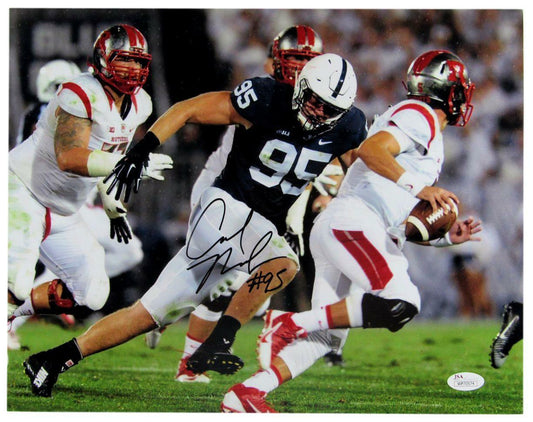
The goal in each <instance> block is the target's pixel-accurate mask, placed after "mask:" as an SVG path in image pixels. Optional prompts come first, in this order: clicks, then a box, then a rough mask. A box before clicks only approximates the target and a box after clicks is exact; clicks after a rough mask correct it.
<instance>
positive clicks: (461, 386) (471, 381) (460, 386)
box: [448, 372, 485, 391]
mask: <svg viewBox="0 0 533 422" xmlns="http://www.w3.org/2000/svg"><path fill="white" fill-rule="evenodd" d="M483 384H485V380H484V379H483V377H482V376H481V375H478V374H475V373H473V372H458V373H457V374H453V375H452V376H451V377H449V378H448V385H449V386H450V387H451V388H453V389H454V390H458V391H472V390H477V389H478V388H481V387H483Z"/></svg>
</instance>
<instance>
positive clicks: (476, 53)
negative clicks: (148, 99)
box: [9, 9, 524, 319]
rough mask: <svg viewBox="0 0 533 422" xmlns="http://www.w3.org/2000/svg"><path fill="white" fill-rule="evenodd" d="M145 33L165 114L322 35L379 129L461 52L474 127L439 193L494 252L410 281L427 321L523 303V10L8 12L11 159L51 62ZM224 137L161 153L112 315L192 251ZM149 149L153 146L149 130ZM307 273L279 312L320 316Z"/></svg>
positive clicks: (207, 134)
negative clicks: (412, 91) (431, 72)
mask: <svg viewBox="0 0 533 422" xmlns="http://www.w3.org/2000/svg"><path fill="white" fill-rule="evenodd" d="M115 23H130V24H132V25H135V26H137V27H138V28H139V29H140V30H141V31H142V32H143V33H144V34H145V36H146V37H147V39H148V42H149V47H150V52H151V54H152V55H153V61H152V66H151V73H150V78H149V82H148V83H147V85H146V86H145V89H146V90H147V91H148V92H149V93H150V94H151V95H152V100H153V102H154V114H153V116H152V117H151V118H150V120H149V121H148V123H147V125H146V127H144V130H146V129H147V128H148V127H149V126H150V124H151V123H152V122H153V121H154V120H155V119H156V118H157V117H158V116H160V115H161V114H162V113H163V112H164V111H165V110H166V109H167V108H168V107H169V106H170V105H171V104H173V103H174V102H176V101H179V100H182V99H185V98H189V97H191V96H194V95H197V94H199V93H202V92H206V91H211V90H221V89H233V88H234V87H235V86H236V85H237V84H238V83H239V82H240V81H242V79H244V78H246V77H250V76H258V75H262V74H263V73H264V70H263V63H264V61H265V59H266V57H267V53H268V48H269V44H270V43H271V41H272V39H273V38H274V37H275V36H276V35H277V34H278V33H279V32H280V31H282V30H283V29H285V28H287V27H288V26H291V25H295V24H307V25H310V26H312V27H313V28H314V29H315V30H316V31H317V32H318V33H319V35H320V36H321V37H322V39H323V41H324V46H325V50H326V51H327V52H333V53H338V54H340V55H343V56H344V57H346V58H347V59H348V60H349V61H350V62H351V63H352V65H353V66H354V69H355V71H356V74H357V78H358V92H357V98H356V103H357V106H358V107H359V108H360V109H362V110H363V111H364V112H365V114H366V116H367V119H368V123H369V124H370V123H371V122H372V119H373V116H374V115H375V114H377V113H381V112H383V111H384V110H385V109H386V107H387V106H388V105H390V104H394V103H396V102H398V101H400V100H401V99H403V98H404V96H405V89H404V87H403V84H402V81H403V80H404V77H405V73H406V70H407V67H408V65H409V63H410V62H411V61H412V59H414V58H415V57H416V56H417V55H418V54H420V53H422V52H423V51H425V50H427V49H436V48H443V49H448V50H451V51H453V52H455V53H457V54H458V55H459V56H460V57H461V58H462V59H463V60H464V62H465V63H466V64H467V66H468V68H469V71H470V76H471V78H472V80H473V81H474V83H475V84H476V90H475V92H474V97H473V104H474V107H475V109H474V113H473V116H472V119H471V120H470V122H469V123H468V125H467V126H466V127H465V128H454V127H450V128H448V129H447V130H446V132H445V142H444V144H445V156H446V161H445V163H444V170H443V174H442V175H441V179H440V181H439V185H441V186H442V187H445V188H447V189H450V190H452V191H454V192H455V193H456V194H457V195H458V196H459V198H460V199H461V201H462V203H461V208H462V209H461V214H462V215H463V216H467V215H475V216H477V217H478V218H480V219H481V220H482V221H483V225H484V231H483V233H482V235H483V236H482V237H483V241H482V242H478V243H474V242H471V244H469V245H465V246H461V247H452V248H444V249H442V248H439V249H437V248H424V247H420V246H415V245H407V246H406V253H407V255H408V257H409V258H410V272H411V275H412V278H413V281H414V282H415V284H417V285H418V287H419V288H420V291H421V295H422V311H421V315H420V316H421V317H422V318H424V317H425V318H433V319H438V318H452V317H461V318H487V317H489V318H492V317H495V316H497V315H499V313H500V312H501V308H502V306H503V304H504V303H506V302H508V301H509V300H523V278H522V277H523V85H524V83H523V82H524V78H523V76H524V73H523V11H522V10H468V9H464V10H463V9H461V10H385V9H379V10H370V9H365V10H353V9H342V10H322V9H312V10H309V9H295V10H292V9H291V10H279V9H251V10H237V9H221V10H218V9H205V10H194V9H164V10H155V9H153V10H151V9H140V10H129V9H120V10H118V9H117V10H103V9H102V10H101V9H93V10H91V9H89V10H86V9H83V11H82V10H81V9H61V10H59V9H10V41H9V42H10V56H9V70H10V72H9V147H10V148H11V147H13V146H14V144H15V138H16V134H17V129H18V124H19V120H20V117H21V116H22V114H23V112H24V110H25V109H26V107H28V105H29V104H30V103H31V102H32V101H35V100H36V98H35V78H36V75H37V72H38V70H39V68H40V67H41V66H42V65H43V64H45V63H46V62H48V61H49V60H52V59H56V58H64V59H68V60H72V61H74V62H76V63H77V64H78V65H79V66H80V67H81V68H82V69H86V62H87V58H88V57H89V56H90V55H91V53H92V44H93V42H94V40H95V39H96V37H97V36H98V34H99V32H100V31H101V30H102V29H104V28H106V27H108V26H110V25H112V24H115ZM224 129H225V128H223V127H199V126H195V125H187V126H186V127H185V128H184V129H183V130H181V131H180V132H179V133H178V134H177V135H176V136H175V138H176V139H175V140H170V141H168V142H167V143H166V144H165V145H164V146H163V151H164V152H165V153H167V154H170V155H172V157H173V158H174V163H175V167H174V169H173V170H172V171H171V172H170V173H167V175H166V180H165V182H164V183H156V182H154V183H145V184H144V185H143V187H142V189H141V193H140V194H138V195H136V196H134V198H133V201H132V203H131V205H130V212H129V219H130V222H131V223H132V226H133V227H134V231H135V232H136V234H137V235H138V236H139V238H140V239H141V240H142V241H143V249H144V251H145V259H144V261H143V262H142V263H141V264H140V266H139V267H138V268H136V269H135V270H134V271H132V272H130V273H128V274H124V275H123V276H121V277H119V278H117V279H114V280H112V283H113V285H112V291H113V293H112V296H111V298H110V304H109V308H110V309H111V308H113V307H116V306H122V305H124V304H129V303H131V302H133V301H134V300H135V299H137V298H138V297H139V296H140V295H141V294H142V293H143V292H144V291H145V290H146V289H147V288H148V286H149V285H150V284H152V283H153V282H154V281H155V279H156V278H157V275H158V274H159V272H160V270H161V269H162V268H163V266H164V265H165V264H166V262H167V261H168V260H169V259H170V258H171V256H172V255H173V254H174V253H175V252H176V251H177V250H178V248H180V247H181V246H182V245H183V241H184V238H185V234H186V229H187V219H188V215H189V212H190V209H189V195H190V190H191V187H192V184H193V182H194V180H195V179H196V177H197V176H198V174H199V173H200V171H201V170H202V167H203V165H204V163H205V161H206V158H207V157H208V155H209V154H210V152H211V151H213V150H214V149H215V148H216V147H217V146H218V142H219V139H220V136H221V134H222V133H223V131H224ZM138 136H139V137H140V136H142V130H141V131H140V132H139V134H138ZM310 283H312V280H305V277H304V276H303V275H302V274H301V275H300V276H299V277H298V279H297V280H296V281H295V282H294V287H293V288H292V289H290V290H289V291H287V292H282V293H280V294H278V295H276V297H275V298H274V299H273V305H274V306H276V307H279V308H283V307H292V308H294V307H296V308H298V309H299V310H304V309H307V308H308V306H309V288H308V287H309V285H310Z"/></svg>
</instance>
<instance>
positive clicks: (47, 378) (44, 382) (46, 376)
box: [23, 352, 61, 397]
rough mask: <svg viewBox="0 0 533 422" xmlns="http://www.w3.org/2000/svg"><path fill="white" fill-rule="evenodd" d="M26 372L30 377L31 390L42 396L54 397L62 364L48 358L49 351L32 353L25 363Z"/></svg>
mask: <svg viewBox="0 0 533 422" xmlns="http://www.w3.org/2000/svg"><path fill="white" fill-rule="evenodd" d="M23 365H24V372H25V373H26V375H27V376H28V377H29V378H30V382H31V392H32V393H33V394H34V395H36V396H40V397H52V388H53V387H54V385H55V383H56V382H57V377H58V376H59V373H60V372H61V366H60V365H58V364H56V363H55V362H52V361H51V360H49V359H47V353H46V352H41V353H37V354H35V355H31V356H30V357H29V358H28V359H26V360H25V361H24V363H23Z"/></svg>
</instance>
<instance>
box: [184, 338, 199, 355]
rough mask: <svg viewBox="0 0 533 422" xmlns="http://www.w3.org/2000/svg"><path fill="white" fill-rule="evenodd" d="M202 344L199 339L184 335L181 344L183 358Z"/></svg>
mask: <svg viewBox="0 0 533 422" xmlns="http://www.w3.org/2000/svg"><path fill="white" fill-rule="evenodd" d="M201 345H202V342H201V341H198V340H195V339H193V338H191V337H189V335H188V334H187V335H186V336H185V345H184V346H183V356H182V359H183V358H188V357H189V356H191V355H192V354H193V353H194V352H196V349H198V348H199V347H200V346H201Z"/></svg>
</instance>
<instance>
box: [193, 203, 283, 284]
mask: <svg viewBox="0 0 533 422" xmlns="http://www.w3.org/2000/svg"><path fill="white" fill-rule="evenodd" d="M219 202H220V203H222V205H223V210H222V212H221V215H220V222H219V223H218V229H221V227H222V224H223V223H224V218H225V216H226V208H227V207H226V203H225V202H224V200H223V199H222V198H216V199H214V200H213V201H211V202H210V203H209V205H208V206H207V207H206V208H205V209H204V210H203V211H202V214H200V217H199V218H198V220H197V221H196V224H195V225H194V226H193V228H192V230H191V235H190V238H189V241H188V242H187V246H186V250H185V253H186V255H187V257H188V258H189V259H192V260H194V262H193V263H192V264H191V265H189V267H187V269H188V270H190V269H193V268H195V267H197V266H199V265H202V264H203V263H205V262H207V261H209V260H213V262H212V264H211V266H210V267H209V268H208V269H207V271H206V273H205V274H204V276H203V278H202V280H201V281H200V283H199V285H198V288H197V289H196V293H198V292H199V291H200V290H201V289H202V287H203V286H204V285H205V283H206V282H207V279H208V278H209V276H210V275H211V273H212V271H213V269H214V268H215V267H216V265H217V264H219V263H220V264H222V268H221V270H220V274H225V273H227V272H228V271H231V270H232V269H234V268H237V267H245V268H246V269H245V270H244V271H246V272H247V273H248V274H252V273H253V271H254V270H255V269H256V268H258V267H260V266H261V265H263V264H264V263H265V262H268V261H271V260H272V259H277V258H282V256H279V257H275V258H271V259H269V260H267V261H264V262H261V263H259V264H257V265H255V266H254V267H252V266H251V262H252V260H253V259H254V258H255V257H257V256H258V255H259V254H260V253H261V252H262V251H263V250H264V249H265V248H266V247H267V246H268V244H269V242H270V240H271V239H272V236H273V232H272V231H268V232H266V233H265V234H264V235H263V236H262V237H261V238H260V239H259V241H258V242H257V244H256V245H255V246H254V247H253V249H252V250H251V251H249V254H248V252H247V251H245V250H244V245H243V239H244V232H245V229H246V227H247V226H248V224H249V223H250V221H251V219H252V215H253V210H250V213H249V214H248V216H247V217H246V220H245V221H244V224H243V225H242V227H241V228H240V229H239V230H237V231H236V232H235V233H233V234H232V235H230V236H229V237H226V236H221V237H220V238H219V239H218V240H217V241H216V242H214V243H213V244H212V245H211V246H209V247H208V248H207V250H206V251H204V252H202V253H200V254H199V255H197V256H195V255H193V254H192V252H191V251H190V250H189V245H190V244H192V243H193V240H194V236H195V233H196V228H197V227H198V225H199V224H201V222H202V218H203V217H204V214H205V213H206V212H207V211H208V210H209V208H210V207H211V206H213V205H214V204H217V203H219ZM237 236H238V237H239V245H240V249H241V252H242V253H243V254H244V255H245V256H246V257H247V258H246V259H245V260H244V261H243V262H239V263H237V264H235V265H233V266H231V267H228V266H227V265H228V262H229V261H230V258H231V255H232V253H233V248H232V247H229V248H228V249H226V250H225V251H223V252H222V253H215V254H213V255H208V254H209V252H210V251H211V250H212V249H213V248H215V247H216V246H218V245H222V244H224V243H225V242H228V241H231V240H233V239H234V238H236V237H237ZM284 271H285V270H282V271H280V272H279V273H277V274H276V276H277V278H278V280H279V281H280V284H279V285H277V286H275V287H272V288H270V283H271V282H272V280H273V278H274V275H273V274H272V273H267V274H264V275H263V274H262V273H261V272H259V273H258V274H256V275H255V276H254V278H253V279H251V280H249V282H248V284H249V286H250V291H252V289H253V288H254V287H257V288H259V286H260V285H261V284H265V285H266V287H265V292H269V291H272V290H275V289H277V288H280V287H281V285H282V284H283V280H282V279H281V278H280V277H279V275H280V274H281V273H282V272H284Z"/></svg>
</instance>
